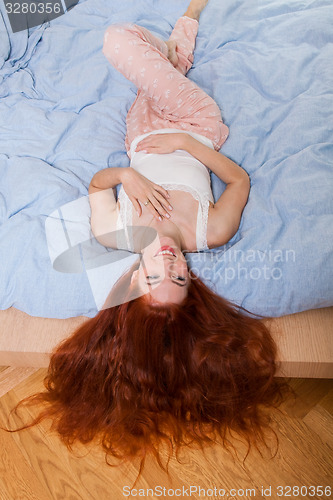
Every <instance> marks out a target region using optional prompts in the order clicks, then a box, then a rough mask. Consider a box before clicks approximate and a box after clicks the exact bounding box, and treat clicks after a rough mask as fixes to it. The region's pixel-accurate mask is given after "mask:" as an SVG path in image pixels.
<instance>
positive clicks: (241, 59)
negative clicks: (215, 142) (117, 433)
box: [0, 0, 333, 318]
mask: <svg viewBox="0 0 333 500" xmlns="http://www.w3.org/2000/svg"><path fill="white" fill-rule="evenodd" d="M187 3H188V1H187V0H181V1H180V0H169V1H168V2H167V7H166V3H165V1H164V0H148V1H140V0H138V1H137V2H133V1H130V0H122V2H110V1H109V0H86V1H80V3H79V4H78V5H77V6H76V7H74V8H73V9H72V10H71V11H70V12H68V13H66V14H64V15H63V16H61V17H59V18H57V19H55V20H53V21H51V22H50V23H46V24H44V25H42V26H38V27H35V28H32V29H29V30H26V31H22V32H18V33H15V34H13V33H12V31H11V29H10V26H9V23H8V18H7V16H6V14H5V12H4V8H3V4H2V3H1V2H0V6H1V14H2V17H0V99H1V102H0V216H1V227H0V276H1V281H0V307H1V309H6V308H8V307H10V306H14V307H16V308H18V309H20V310H22V311H25V312H27V313H28V314H30V315H35V316H42V317H56V318H67V317H71V316H78V315H86V316H90V317H92V316H94V315H95V314H96V313H97V311H98V307H99V302H101V300H102V298H101V296H100V295H101V294H102V295H103V293H104V294H105V293H106V289H107V287H108V284H109V283H110V282H111V281H112V279H113V278H114V277H115V276H116V275H117V272H118V267H117V264H115V265H114V267H113V268H112V264H111V267H110V264H109V265H108V266H106V267H107V270H106V269H104V268H103V266H100V267H99V268H98V269H97V270H96V273H97V274H96V273H95V275H94V276H92V275H91V271H89V270H84V271H83V272H76V273H74V272H69V273H65V272H59V271H57V270H56V269H54V268H53V262H54V258H55V254H53V253H52V252H53V251H54V252H55V253H56V250H54V249H53V250H52V243H51V244H50V243H49V241H50V240H49V239H50V238H51V240H52V227H53V226H52V224H51V225H50V224H48V223H47V221H52V219H53V216H51V217H49V216H50V214H54V213H55V211H56V210H57V209H58V208H59V207H61V206H64V205H66V204H68V203H69V202H73V201H75V200H81V201H79V203H82V210H81V216H82V217H83V218H85V221H86V222H87V221H88V220H89V205H87V204H85V203H86V202H87V196H86V195H87V189H88V186H89V182H90V180H91V178H92V176H93V175H94V174H95V173H96V172H97V171H98V170H100V169H103V168H105V167H107V166H123V167H125V166H128V164H129V162H128V158H127V156H126V153H125V149H124V137H125V117H126V114H127V111H128V109H129V107H130V105H131V103H132V102H133V100H134V97H135V92H136V89H135V87H134V86H133V85H132V84H131V83H130V82H128V81H127V80H126V79H125V78H123V77H122V76H121V75H120V74H118V73H117V72H116V71H115V70H114V69H113V68H112V67H111V66H110V64H109V63H108V61H107V60H106V59H105V57H104V55H103V54H102V51H101V49H102V42H103V34H104V31H105V29H106V27H107V26H108V25H110V24H112V23H119V22H135V23H137V24H141V25H143V26H145V27H146V28H148V29H150V30H152V31H153V32H154V33H155V34H157V35H158V36H160V37H161V38H164V39H167V38H168V36H169V34H170V32H171V30H172V26H173V24H174V23H175V21H176V19H177V18H178V17H179V16H180V15H181V14H182V13H183V12H184V11H185V8H186V6H187ZM332 26H333V9H332V3H331V0H308V1H304V0H255V1H254V0H224V1H223V2H221V1H220V0H210V2H209V4H208V6H207V8H206V9H205V11H204V12H203V14H202V16H201V19H200V29H199V34H198V38H197V46H196V51H195V59H194V65H193V68H192V69H191V70H190V72H189V73H188V77H189V78H191V79H192V80H194V81H195V82H196V83H197V84H198V85H199V86H201V87H202V88H203V89H204V90H205V91H206V92H208V93H209V94H210V95H211V96H212V97H213V98H214V99H215V100H216V101H217V102H218V104H219V106H220V107H221V110H222V115H223V117H224V121H225V123H226V124H227V125H228V126H229V128H230V136H229V138H228V140H227V142H226V143H225V145H224V146H223V147H222V150H221V152H222V153H223V154H225V155H226V156H228V157H230V158H231V159H232V160H234V161H235V162H236V163H238V164H240V165H242V167H243V168H244V169H245V170H246V171H247V172H248V173H249V174H250V177H251V192H250V197H249V201H248V204H247V206H246V208H245V210H244V212H243V217H242V221H241V225H240V228H239V230H238V232H237V234H236V235H235V236H234V238H233V239H232V240H231V241H230V242H229V243H228V244H227V245H225V246H224V247H221V248H218V249H214V250H212V251H208V252H204V253H197V254H188V260H189V262H190V265H191V266H192V267H193V268H194V269H195V271H196V272H198V273H199V275H200V276H202V278H203V279H204V280H205V282H206V283H207V284H208V285H209V286H211V287H212V288H213V289H214V290H215V291H217V292H218V293H219V294H221V295H223V296H224V297H226V298H227V299H229V300H232V301H234V302H235V303H237V304H241V305H242V306H244V307H246V308H247V309H248V310H250V311H252V312H254V313H257V314H262V315H271V316H280V315H284V314H288V313H294V312H298V311H302V310H305V309H310V308H318V307H324V306H328V305H332V304H333V286H332V283H333V279H332V274H333V261H332V241H333V234H332V232H333V218H332V212H333V209H332V208H333V207H332V192H333V191H332V187H333V182H332V164H333V151H332V142H333V141H332V139H333V138H332V135H333V134H332V128H333V120H332V114H333V95H332V89H333V65H332V61H333V50H332V47H333V45H332V42H333V34H332ZM212 186H213V194H214V196H215V198H217V197H219V196H220V194H221V192H222V190H223V189H224V185H223V183H222V182H221V181H220V180H219V179H217V178H216V177H215V176H214V175H213V176H212ZM68 206H69V207H70V205H67V207H68ZM64 210H66V209H64ZM83 222H84V221H83ZM56 239H57V238H56ZM63 243H64V242H62V243H61V242H60V240H59V244H60V246H61V244H63ZM106 279H107V280H110V281H109V282H107V281H105V280H106ZM99 280H100V286H98V281H99ZM98 288H99V290H100V295H99V292H98V291H97V289H98ZM103 290H104V292H103Z"/></svg>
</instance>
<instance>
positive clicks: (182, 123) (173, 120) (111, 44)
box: [103, 16, 229, 151]
mask: <svg viewBox="0 0 333 500" xmlns="http://www.w3.org/2000/svg"><path fill="white" fill-rule="evenodd" d="M198 26H199V24H198V22H197V21H196V20H195V19H191V18H189V17H186V16H183V17H181V18H180V19H178V21H177V23H176V25H175V27H174V29H173V31H172V34H171V36H170V40H175V41H176V42H177V55H178V64H177V66H176V67H174V66H173V65H172V64H171V62H170V61H169V59H168V57H167V56H168V47H167V45H166V43H165V42H164V41H162V40H160V39H159V38H157V37H156V36H154V35H153V34H152V33H151V32H150V31H148V30H147V29H146V28H142V27H140V26H137V25H135V24H126V25H121V26H120V25H111V26H109V27H108V28H107V30H106V32H105V35H104V46H103V53H104V55H105V56H106V58H107V59H108V60H109V62H110V63H111V64H112V65H113V66H114V67H115V68H116V69H117V70H118V71H120V72H121V73H122V74H123V75H124V76H125V77H126V78H127V79H128V80H130V81H131V82H133V83H134V84H135V85H136V86H137V88H138V93H137V97H136V99H135V101H134V103H133V105H132V106H131V108H130V110H129V112H128V114H127V119H126V125H127V135H126V140H125V145H126V149H127V151H129V148H130V144H131V142H132V141H133V139H135V137H137V136H138V135H142V134H145V133H147V132H151V131H153V130H157V129H163V128H176V129H181V130H184V131H190V132H196V133H198V134H201V135H204V136H205V137H208V138H209V139H211V140H212V142H213V144H214V148H215V149H216V150H219V149H220V147H221V146H222V144H223V143H224V141H225V140H226V138H227V137H228V133H229V129H228V127H227V126H226V125H224V123H223V121H222V117H221V112H220V109H219V107H218V105H217V104H216V102H215V101H214V100H213V99H212V98H211V97H210V96H208V95H207V94H206V93H205V92H204V91H203V90H202V89H200V88H199V87H198V86H197V85H196V84H195V83H194V82H192V81H191V80H190V79H188V78H186V76H185V75H186V73H187V72H188V70H189V69H190V68H191V66H192V63H193V51H194V47H195V39H196V35H197V32H198Z"/></svg>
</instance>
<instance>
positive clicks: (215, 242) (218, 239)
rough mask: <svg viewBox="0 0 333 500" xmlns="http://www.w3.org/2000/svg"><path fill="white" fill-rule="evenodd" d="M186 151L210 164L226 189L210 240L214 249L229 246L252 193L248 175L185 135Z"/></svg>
mask: <svg viewBox="0 0 333 500" xmlns="http://www.w3.org/2000/svg"><path fill="white" fill-rule="evenodd" d="M184 135H185V138H184V149H185V151H187V152H188V153H190V154H191V155H192V156H194V157H195V158H197V160H199V161H201V163H203V164H204V165H206V166H207V167H208V168H210V170H211V171H212V172H214V174H216V175H217V177H219V178H220V179H221V180H222V181H223V182H224V183H225V184H226V188H225V190H224V191H223V193H222V194H221V196H220V198H219V199H218V200H217V202H216V203H215V205H214V207H213V210H211V212H210V214H209V228H208V233H207V241H208V244H209V246H210V247H211V248H213V247H215V246H221V245H224V244H225V243H227V242H228V241H229V240H230V239H231V238H232V237H233V236H234V235H235V234H236V232H237V230H238V227H239V224H240V220H241V217H242V213H243V209H244V207H245V205H246V203H247V200H248V196H249V192H250V179H249V176H248V174H247V172H246V171H245V170H244V169H243V168H242V167H240V166H239V165H237V164H236V163H235V162H233V161H232V160H230V159H229V158H227V157H226V156H224V155H223V154H221V153H218V152H217V151H215V150H213V149H211V148H209V147H207V146H205V145H204V144H202V143H201V142H199V141H197V140H196V139H194V138H193V137H192V136H190V135H187V134H184Z"/></svg>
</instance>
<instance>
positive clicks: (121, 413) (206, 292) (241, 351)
mask: <svg viewBox="0 0 333 500" xmlns="http://www.w3.org/2000/svg"><path fill="white" fill-rule="evenodd" d="M275 358H276V347H275V344H274V342H273V339H272V337H271V335H270V333H269V330H268V329H267V327H266V326H265V324H264V323H263V322H262V321H260V320H259V319H258V318H255V317H253V315H252V316H251V315H249V314H246V311H245V310H244V309H242V308H237V307H236V306H235V305H233V304H231V303H230V302H228V301H227V300H225V299H223V298H222V297H220V296H218V295H216V294H215V293H214V292H212V291H211V290H210V289H209V288H208V287H207V286H206V285H205V284H204V283H203V282H202V281H201V280H200V279H199V278H197V277H195V276H194V275H193V274H192V280H191V283H190V285H189V289H188V297H187V298H186V299H185V301H184V302H183V304H182V305H178V304H169V305H167V306H166V305H161V306H156V305H155V306H154V307H152V306H151V305H149V303H148V302H147V300H146V299H145V297H139V298H136V299H135V300H130V301H128V302H126V303H123V304H121V305H119V306H116V307H113V308H109V309H105V310H102V311H100V312H99V313H98V314H97V316H96V317H94V318H92V319H90V320H88V321H87V322H86V323H84V324H83V325H82V326H81V327H79V328H78V329H77V330H76V331H75V332H74V333H73V335H72V336H71V337H70V338H68V339H66V340H65V341H63V342H62V344H61V345H60V346H59V347H58V348H57V349H56V350H55V351H54V352H53V354H52V356H51V361H50V365H49V369H48V374H47V376H46V378H45V380H44V385H45V387H46V391H45V392H42V393H39V394H36V395H34V396H31V397H30V398H26V399H25V400H23V401H22V402H21V403H20V404H22V403H24V404H37V403H43V404H46V405H45V408H44V409H43V410H42V411H41V413H40V414H39V416H38V417H37V418H36V419H35V420H34V422H32V424H30V425H27V426H25V427H24V428H28V427H31V426H32V425H35V424H36V423H38V422H40V421H41V420H42V419H44V418H51V419H52V420H53V425H52V428H53V429H55V430H56V431H57V432H58V433H59V435H60V436H61V438H62V440H63V441H64V442H65V443H66V444H67V446H69V447H71V445H72V444H73V443H74V442H75V441H77V440H78V441H80V442H82V443H88V442H90V441H92V440H93V439H94V438H100V440H101V443H102V446H103V448H104V450H105V452H106V457H111V456H112V457H116V458H121V459H131V458H134V457H140V458H141V463H140V470H139V476H140V474H141V471H142V469H143V466H144V462H145V457H146V455H147V454H148V453H153V454H154V455H155V457H156V459H157V461H158V463H159V465H160V466H161V467H162V468H163V469H164V470H166V469H165V467H163V465H162V463H161V460H160V445H162V444H163V443H164V444H165V443H167V444H168V445H169V446H170V455H171V454H172V450H173V449H175V451H176V457H177V452H178V450H179V449H180V448H181V447H182V446H183V445H186V444H190V443H194V444H198V445H200V446H201V447H202V446H203V444H204V443H206V442H214V441H216V436H220V437H221V438H222V443H223V444H224V445H225V446H226V447H228V445H230V441H229V440H228V437H227V436H228V431H236V432H237V433H238V435H239V436H240V437H243V438H244V439H245V441H246V442H247V444H248V452H249V450H250V447H251V444H252V442H253V444H255V445H256V443H258V442H263V443H265V432H264V431H265V429H267V428H270V425H269V424H270V416H269V414H268V412H265V411H263V410H264V407H277V406H278V405H279V404H280V402H281V401H282V399H283V396H284V393H285V389H287V387H288V386H287V384H286V383H285V382H283V381H282V380H280V379H278V378H276V377H275V373H276V361H275ZM20 404H19V405H20ZM19 405H18V406H19ZM19 430H20V429H19ZM256 446H257V445H256ZM177 458H178V457H177ZM110 465H111V464H110ZM139 476H138V477H139Z"/></svg>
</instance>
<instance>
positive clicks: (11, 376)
mask: <svg viewBox="0 0 333 500" xmlns="http://www.w3.org/2000/svg"><path fill="white" fill-rule="evenodd" d="M37 370H38V368H28V367H20V368H14V367H12V366H8V367H5V369H4V370H0V398H1V396H3V395H4V394H6V393H7V392H9V391H10V390H11V389H13V388H14V387H15V386H17V384H19V383H20V382H22V381H23V380H25V379H26V378H27V377H29V376H30V375H32V374H33V373H34V372H35V371H37Z"/></svg>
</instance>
